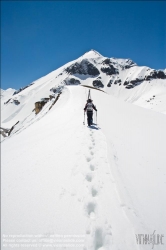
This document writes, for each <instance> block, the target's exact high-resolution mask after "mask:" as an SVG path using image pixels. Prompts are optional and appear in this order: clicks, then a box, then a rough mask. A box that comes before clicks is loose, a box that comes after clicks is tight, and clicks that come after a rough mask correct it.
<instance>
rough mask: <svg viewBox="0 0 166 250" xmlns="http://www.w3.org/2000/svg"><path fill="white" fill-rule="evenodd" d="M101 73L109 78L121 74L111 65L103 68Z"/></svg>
mask: <svg viewBox="0 0 166 250" xmlns="http://www.w3.org/2000/svg"><path fill="white" fill-rule="evenodd" d="M101 71H102V72H103V73H105V74H106V75H109V76H111V75H114V74H119V71H118V70H117V69H116V68H114V66H113V65H109V67H102V68H101Z"/></svg>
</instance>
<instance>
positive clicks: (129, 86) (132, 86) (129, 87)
mask: <svg viewBox="0 0 166 250" xmlns="http://www.w3.org/2000/svg"><path fill="white" fill-rule="evenodd" d="M125 88H126V89H132V88H134V85H127V86H126V87H125Z"/></svg>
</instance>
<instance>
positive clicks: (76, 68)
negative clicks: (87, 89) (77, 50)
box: [66, 59, 100, 76]
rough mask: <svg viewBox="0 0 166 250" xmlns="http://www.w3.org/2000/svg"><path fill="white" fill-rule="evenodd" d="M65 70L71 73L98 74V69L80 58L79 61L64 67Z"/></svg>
mask: <svg viewBox="0 0 166 250" xmlns="http://www.w3.org/2000/svg"><path fill="white" fill-rule="evenodd" d="M66 71H67V72H68V73H70V74H72V75H73V74H80V75H91V76H97V75H99V74H100V72H99V71H98V69H97V68H96V67H95V66H94V65H93V64H92V63H90V62H89V61H88V60H86V59H84V60H82V61H81V62H80V63H77V62H76V63H74V64H72V65H71V66H70V67H68V68H66Z"/></svg>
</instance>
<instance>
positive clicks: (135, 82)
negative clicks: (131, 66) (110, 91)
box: [130, 78, 144, 85]
mask: <svg viewBox="0 0 166 250" xmlns="http://www.w3.org/2000/svg"><path fill="white" fill-rule="evenodd" d="M143 80H144V79H139V78H136V79H134V80H131V81H130V83H132V84H133V85H137V83H139V82H142V81H143Z"/></svg>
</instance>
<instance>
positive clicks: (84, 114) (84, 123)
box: [83, 111, 85, 125]
mask: <svg viewBox="0 0 166 250" xmlns="http://www.w3.org/2000/svg"><path fill="white" fill-rule="evenodd" d="M83 124H84V125H85V111H84V122H83Z"/></svg>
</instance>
